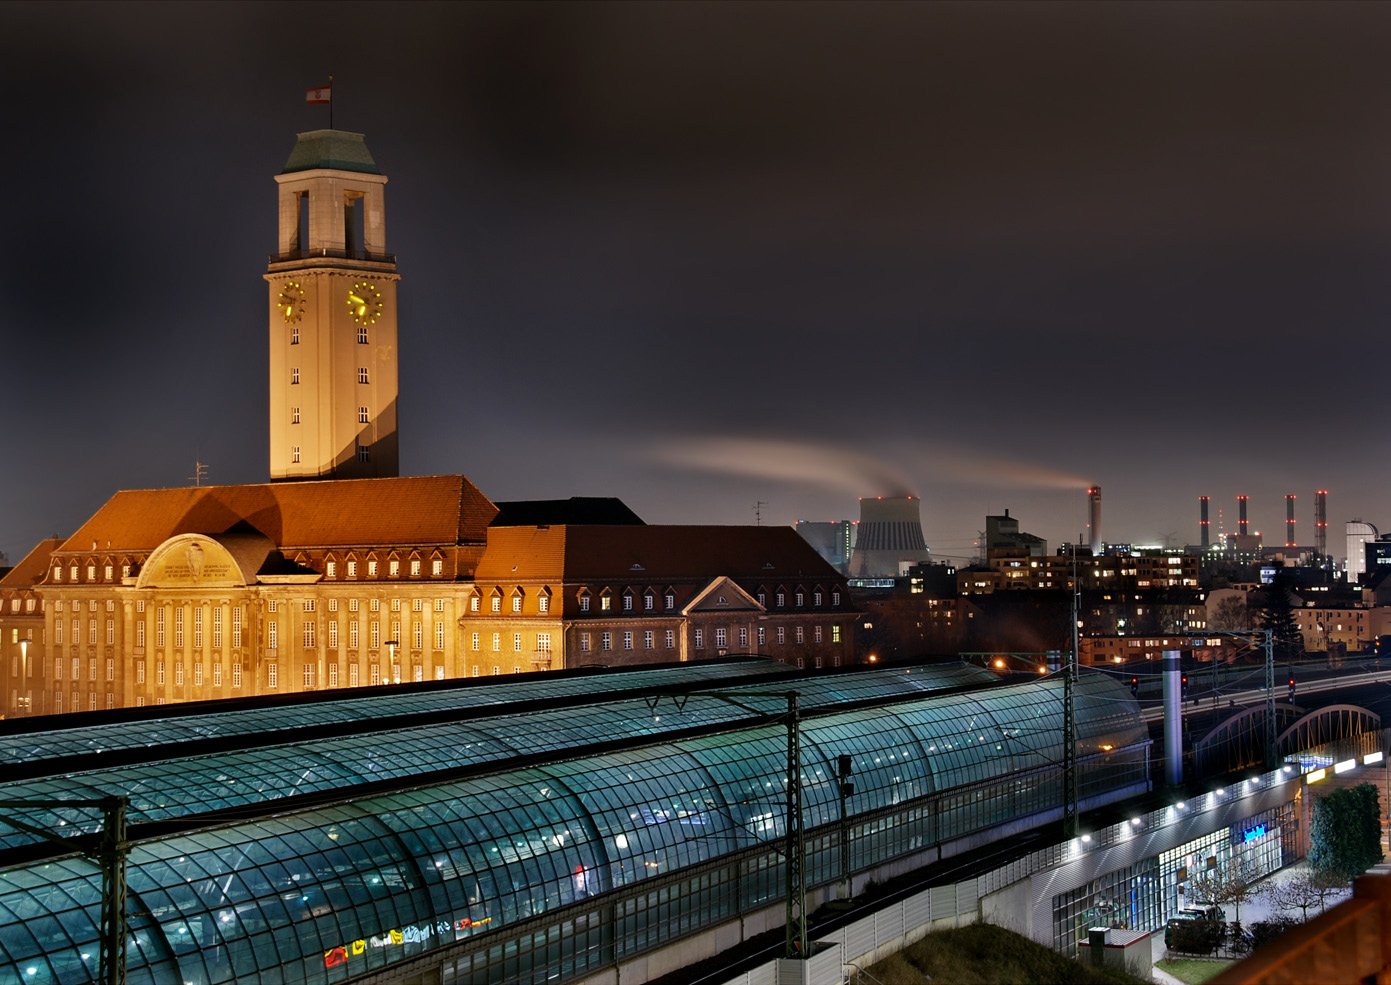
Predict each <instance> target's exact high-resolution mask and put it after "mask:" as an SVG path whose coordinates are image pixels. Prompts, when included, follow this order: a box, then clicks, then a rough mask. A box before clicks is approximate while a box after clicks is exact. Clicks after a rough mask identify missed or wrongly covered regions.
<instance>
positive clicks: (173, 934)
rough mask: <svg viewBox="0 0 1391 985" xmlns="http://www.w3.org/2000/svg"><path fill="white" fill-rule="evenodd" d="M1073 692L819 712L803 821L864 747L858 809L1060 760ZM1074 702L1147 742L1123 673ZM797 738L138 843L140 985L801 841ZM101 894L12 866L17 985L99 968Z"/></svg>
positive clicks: (738, 738)
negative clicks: (787, 817) (789, 832)
mask: <svg viewBox="0 0 1391 985" xmlns="http://www.w3.org/2000/svg"><path fill="white" fill-rule="evenodd" d="M807 683H809V682H807ZM1062 687H1063V685H1062V682H1061V681H1060V680H1056V679H1048V680H1040V681H1034V682H1030V683H1028V684H1022V685H1018V686H1012V687H1004V688H990V689H986V690H981V691H976V692H974V693H968V694H963V693H952V694H947V695H937V696H932V695H925V696H923V697H920V698H916V699H911V700H908V701H906V702H904V703H901V704H891V705H882V706H875V707H870V708H862V709H859V710H854V711H845V712H834V713H830V714H826V715H823V716H820V717H816V718H813V719H811V720H809V721H807V722H805V723H804V726H803V732H802V749H803V764H804V792H805V796H804V800H805V811H806V813H805V823H806V825H807V826H808V828H813V827H815V826H817V825H819V824H822V823H825V822H829V821H831V820H833V819H835V818H836V817H837V814H838V797H837V790H836V783H835V778H834V766H833V763H834V761H835V758H836V757H837V756H838V755H841V754H847V753H848V754H849V755H851V756H852V757H853V759H854V772H855V776H856V792H855V797H854V798H853V801H852V803H851V807H852V813H854V814H860V813H867V812H874V811H878V810H881V809H884V808H888V807H891V806H892V805H894V804H900V803H903V802H905V801H908V800H912V799H913V798H916V797H919V796H921V795H923V794H925V793H930V792H933V791H941V790H945V789H948V788H951V787H955V786H959V785H962V784H966V783H976V782H981V781H987V780H989V779H991V778H992V777H1003V776H1006V775H1008V774H1009V773H1011V772H1012V771H1014V770H1015V769H1017V768H1019V767H1020V766H1021V765H1027V764H1030V763H1033V762H1038V763H1044V762H1047V763H1048V764H1049V765H1056V762H1057V759H1058V758H1059V757H1060V754H1061V748H1060V745H1061V737H1062V736H1061V724H1062V723H1061V703H1062ZM1077 692H1078V701H1077V728H1078V736H1079V739H1080V741H1081V743H1082V746H1083V749H1084V750H1088V749H1093V748H1098V747H1104V745H1105V744H1114V745H1115V746H1116V747H1118V748H1120V747H1124V746H1131V747H1132V748H1135V749H1141V748H1142V745H1141V744H1143V743H1145V742H1147V732H1146V729H1145V725H1144V722H1143V721H1142V720H1141V718H1140V716H1139V714H1138V710H1137V706H1136V704H1135V702H1134V701H1133V700H1132V699H1130V697H1129V695H1128V694H1126V693H1125V692H1124V691H1123V689H1122V688H1121V686H1120V685H1119V684H1118V683H1116V682H1114V681H1111V680H1109V679H1107V678H1105V677H1101V676H1099V675H1088V676H1086V677H1083V678H1082V679H1081V681H1079V682H1078V685H1077ZM1016 747H1017V748H1016ZM786 749H787V740H786V732H785V730H784V729H783V728H782V727H780V726H777V725H762V726H758V727H754V728H745V729H738V730H728V731H722V732H719V733H715V734H709V735H701V736H697V737H693V738H675V739H672V740H670V741H666V742H660V743H655V744H650V745H644V746H642V747H638V748H630V749H621V750H615V751H612V752H607V753H603V754H599V755H588V756H582V757H576V758H572V759H567V760H564V761H560V762H549V763H542V764H538V765H535V766H531V767H527V768H521V769H511V770H507V771H504V772H499V773H494V774H491V775H487V776H477V777H471V778H465V779H460V780H451V781H449V782H440V783H432V784H425V785H419V786H413V787H410V788H406V789H402V790H398V791H394V792H388V793H375V794H371V795H368V796H360V797H352V798H349V799H345V800H343V801H342V802H339V803H335V804H332V805H329V806H322V807H318V808H315V809H310V810H303V811H295V812H289V813H280V814H276V815H273V816H269V817H261V818H258V819H256V820H254V821H253V820H246V821H240V822H236V823H231V824H228V825H225V826H222V827H218V828H212V829H205V830H201V831H198V832H195V833H192V834H179V835H171V836H167V837H160V838H155V839H149V840H144V841H138V842H136V843H135V844H134V845H133V847H132V850H131V853H130V856H129V867H128V885H129V896H130V904H129V909H130V912H131V913H132V914H134V916H133V917H132V921H133V922H132V927H131V933H130V944H129V949H128V961H129V971H130V979H129V980H130V981H131V982H132V983H140V982H149V983H152V985H153V983H160V982H168V981H181V982H188V983H191V985H204V983H208V985H211V983H217V982H228V981H245V982H258V981H272V980H273V981H282V982H285V983H298V982H311V981H312V982H325V981H326V982H335V981H342V980H345V979H347V978H348V977H350V976H355V975H360V974H363V973H365V972H370V971H373V970H376V969H380V968H383V967H385V966H386V965H388V964H391V963H393V962H396V961H400V960H403V959H405V958H408V957H411V956H413V955H418V954H422V953H424V952H426V951H429V950H431V949H433V948H436V947H440V946H443V945H445V944H450V943H453V942H455V941H457V940H463V939H465V938H467V937H469V936H470V935H472V934H475V933H479V932H483V931H488V930H492V929H495V928H497V927H500V926H505V925H507V924H509V923H514V922H517V921H520V920H523V919H526V918H528V917H531V916H534V915H536V914H538V913H540V912H542V911H545V910H548V909H551V908H554V907H558V906H563V905H567V904H570V903H575V902H578V901H581V900H582V899H584V898H585V897H587V896H591V895H594V894H596V893H600V892H604V891H607V890H610V889H613V888H615V887H619V886H623V885H626V884H631V883H639V882H641V881H643V880H644V879H647V878H649V877H651V876H654V875H658V874H665V873H669V872H671V871H672V870H675V869H679V868H681V867H683V866H686V865H689V864H692V863H695V862H700V861H705V860H709V859H713V858H717V857H718V856H720V855H722V854H725V853H727V852H730V851H732V850H735V849H739V848H745V847H756V846H758V845H760V844H766V843H768V842H769V841H771V840H773V839H776V838H779V837H781V836H782V835H783V833H784V823H783V822H784V811H785V809H786V799H785V782H786V763H785V757H786ZM1126 776H1127V780H1126V781H1125V782H1129V774H1126ZM1117 782H1120V781H1117ZM99 890H100V876H99V874H98V873H97V872H96V869H95V867H94V866H92V865H91V864H90V863H85V862H82V861H80V860H77V859H75V858H73V857H67V858H56V859H51V860H45V861H41V862H36V863H32V864H29V865H25V866H17V867H11V868H9V869H5V870H0V978H4V977H5V973H6V972H7V971H8V972H9V974H10V976H11V977H12V978H13V979H14V980H16V981H21V982H24V983H26V985H29V983H33V985H43V983H49V982H59V981H74V980H87V979H90V978H94V977H95V975H96V955H97V953H98V948H97V940H98V928H97V922H98V920H99V919H100V905H99Z"/></svg>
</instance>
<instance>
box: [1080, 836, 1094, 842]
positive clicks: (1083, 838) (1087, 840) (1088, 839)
mask: <svg viewBox="0 0 1391 985" xmlns="http://www.w3.org/2000/svg"><path fill="white" fill-rule="evenodd" d="M1091 840H1092V836H1091V835H1083V836H1082V841H1083V842H1084V843H1090V842H1091Z"/></svg>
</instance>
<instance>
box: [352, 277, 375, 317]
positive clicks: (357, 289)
mask: <svg viewBox="0 0 1391 985" xmlns="http://www.w3.org/2000/svg"><path fill="white" fill-rule="evenodd" d="M348 310H349V311H350V312H352V315H353V321H355V322H357V323H358V324H359V325H371V324H372V323H373V322H375V321H376V320H377V317H378V316H379V315H380V314H381V313H382V292H381V291H379V290H377V289H376V287H374V286H373V285H371V284H368V283H365V282H364V283H361V284H354V285H353V288H352V290H350V291H349V292H348Z"/></svg>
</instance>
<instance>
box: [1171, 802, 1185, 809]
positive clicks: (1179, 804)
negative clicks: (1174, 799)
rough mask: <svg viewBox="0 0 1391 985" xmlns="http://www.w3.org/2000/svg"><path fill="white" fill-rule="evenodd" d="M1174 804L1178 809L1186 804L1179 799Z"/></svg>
mask: <svg viewBox="0 0 1391 985" xmlns="http://www.w3.org/2000/svg"><path fill="white" fill-rule="evenodd" d="M1174 806H1176V807H1177V808H1178V809H1179V810H1183V809H1184V808H1185V807H1186V806H1187V805H1186V804H1185V803H1184V802H1183V801H1181V800H1180V801H1179V802H1178V803H1177V804H1175V805H1174Z"/></svg>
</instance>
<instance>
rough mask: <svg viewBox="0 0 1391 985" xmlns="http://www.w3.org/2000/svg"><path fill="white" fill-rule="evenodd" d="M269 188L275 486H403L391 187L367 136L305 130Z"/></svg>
mask: <svg viewBox="0 0 1391 985" xmlns="http://www.w3.org/2000/svg"><path fill="white" fill-rule="evenodd" d="M275 180H276V182H277V183H278V184H279V186H280V238H279V239H280V243H279V249H278V251H277V252H276V253H275V254H274V255H273V256H271V258H270V264H269V266H268V267H267V268H266V269H267V273H266V284H267V285H268V287H269V291H268V294H269V303H268V313H269V318H270V477H271V480H272V481H278V480H282V479H330V478H331V479H359V478H369V477H377V476H395V475H398V474H399V472H400V466H399V463H398V448H397V435H396V398H397V370H396V366H397V356H398V352H397V348H396V284H397V281H399V280H400V277H399V275H398V274H397V273H396V258H395V257H394V256H392V255H391V254H389V253H387V252H386V206H385V196H384V192H385V187H386V176H385V175H384V174H382V173H381V171H379V170H378V169H377V165H376V162H375V161H373V160H372V155H371V154H370V153H369V152H368V150H367V144H366V143H365V142H364V141H363V139H362V134H360V133H345V132H343V131H341V130H311V131H310V132H308V133H302V134H300V135H299V139H298V141H296V143H295V148H294V150H293V151H291V152H290V159H289V161H287V162H286V164H285V168H284V170H282V171H281V172H280V173H279V174H278V175H276V176H275Z"/></svg>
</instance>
